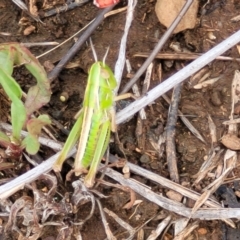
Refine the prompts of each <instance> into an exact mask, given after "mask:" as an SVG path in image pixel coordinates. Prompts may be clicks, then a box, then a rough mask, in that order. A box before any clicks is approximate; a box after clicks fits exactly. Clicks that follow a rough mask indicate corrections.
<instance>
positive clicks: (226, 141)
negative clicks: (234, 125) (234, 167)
mask: <svg viewBox="0 0 240 240" xmlns="http://www.w3.org/2000/svg"><path fill="white" fill-rule="evenodd" d="M221 141H222V144H223V145H224V146H225V147H227V148H229V149H231V150H240V138H238V137H237V136H236V135H233V134H226V135H224V136H223V137H222V139H221Z"/></svg>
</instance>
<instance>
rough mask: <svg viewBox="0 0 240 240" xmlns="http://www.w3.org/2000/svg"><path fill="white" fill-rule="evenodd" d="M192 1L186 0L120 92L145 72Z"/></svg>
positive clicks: (124, 90)
mask: <svg viewBox="0 0 240 240" xmlns="http://www.w3.org/2000/svg"><path fill="white" fill-rule="evenodd" d="M192 2H193V0H188V1H187V2H186V3H185V4H184V6H183V8H182V9H181V11H180V13H179V14H178V16H177V17H176V19H175V20H174V21H173V23H172V24H171V26H170V27H169V28H168V29H167V31H166V32H165V33H164V35H163V36H162V38H161V39H160V40H159V42H158V44H157V45H156V47H155V48H154V50H153V51H152V53H151V54H150V56H149V57H148V59H147V60H146V61H145V62H144V63H143V65H142V66H141V68H139V70H138V71H137V73H136V74H135V75H134V77H133V78H132V79H131V80H130V81H129V82H128V83H127V84H126V86H125V87H124V88H123V90H122V92H121V94H122V93H126V92H127V91H128V90H129V89H130V88H131V87H132V85H133V84H134V83H135V82H136V81H137V80H138V79H139V77H141V75H142V74H143V73H144V72H145V70H146V69H147V67H148V66H149V64H150V63H151V62H152V61H153V60H154V58H155V56H156V55H157V54H158V53H159V52H160V50H161V49H162V47H163V45H164V44H165V43H166V41H167V40H168V38H169V37H170V36H171V34H172V32H173V31H174V29H175V28H176V27H177V25H178V23H179V22H180V21H181V19H182V17H183V16H184V15H185V13H186V12H187V10H188V8H189V7H190V6H191V4H192Z"/></svg>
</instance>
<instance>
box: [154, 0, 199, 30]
mask: <svg viewBox="0 0 240 240" xmlns="http://www.w3.org/2000/svg"><path fill="white" fill-rule="evenodd" d="M185 3H186V0H177V1H176V0H157V3H156V6H155V11H156V14H157V17H158V20H159V21H160V23H161V24H163V25H164V26H165V27H167V28H168V27H169V26H170V25H171V24H172V22H173V21H174V19H175V18H176V17H177V15H178V14H179V12H180V11H181V9H182V7H183V5H184V4H185ZM197 11H198V0H194V1H193V3H192V5H191V6H190V8H189V9H188V11H187V13H186V14H185V15H184V17H183V18H182V20H181V21H180V23H179V24H178V26H177V27H176V28H175V30H174V33H178V32H181V31H183V30H185V29H192V28H194V27H195V24H196V20H197Z"/></svg>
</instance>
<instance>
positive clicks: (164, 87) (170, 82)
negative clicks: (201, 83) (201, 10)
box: [116, 30, 240, 124]
mask: <svg viewBox="0 0 240 240" xmlns="http://www.w3.org/2000/svg"><path fill="white" fill-rule="evenodd" d="M239 41H240V30H239V31H237V32H236V33H234V34H233V35H231V36H230V37H228V38H227V39H226V40H224V41H222V42H221V43H220V44H218V45H217V46H215V47H214V48H212V49H211V50H209V51H208V52H206V53H205V54H203V55H202V56H201V57H199V58H198V59H196V60H195V61H193V62H192V63H190V64H189V65H188V66H186V67H184V68H183V69H181V70H180V71H178V72H177V73H176V74H174V75H173V76H171V77H170V78H168V79H167V80H165V81H164V82H162V83H161V84H159V85H158V86H156V87H155V88H153V89H152V90H150V91H149V92H147V93H146V94H145V95H144V96H143V97H142V98H140V99H137V100H135V101H134V102H133V103H131V104H130V105H129V106H127V107H126V108H125V109H123V110H122V111H120V112H118V113H117V118H116V121H117V124H120V123H122V122H124V121H126V120H127V119H128V118H129V117H131V116H132V115H133V114H135V113H136V112H138V111H139V110H140V109H142V108H143V107H145V106H147V105H148V104H150V103H151V102H153V101H155V100H156V99H157V98H158V97H160V96H162V95H163V94H164V93H166V92H168V91H169V90H170V89H171V88H173V87H174V86H175V85H177V84H179V83H181V82H183V81H184V80H185V79H187V78H188V77H190V76H191V75H193V74H194V73H196V72H197V71H199V70H200V69H201V68H203V67H204V66H206V65H207V64H209V63H210V62H212V61H213V60H214V59H215V58H216V57H217V56H220V55H221V54H223V53H224V52H226V51H227V50H228V49H230V48H231V47H233V46H234V45H236V44H237V43H238V42H239Z"/></svg>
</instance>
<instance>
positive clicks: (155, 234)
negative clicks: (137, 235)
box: [147, 215, 172, 240]
mask: <svg viewBox="0 0 240 240" xmlns="http://www.w3.org/2000/svg"><path fill="white" fill-rule="evenodd" d="M171 219H172V217H171V215H169V216H167V217H166V218H165V219H163V220H162V221H161V222H160V223H159V224H158V226H157V228H156V230H154V231H152V233H151V235H150V236H149V237H148V238H147V240H155V239H157V238H158V236H159V235H160V234H161V233H162V232H163V230H164V229H165V228H166V227H167V226H168V224H169V223H170V221H171Z"/></svg>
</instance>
